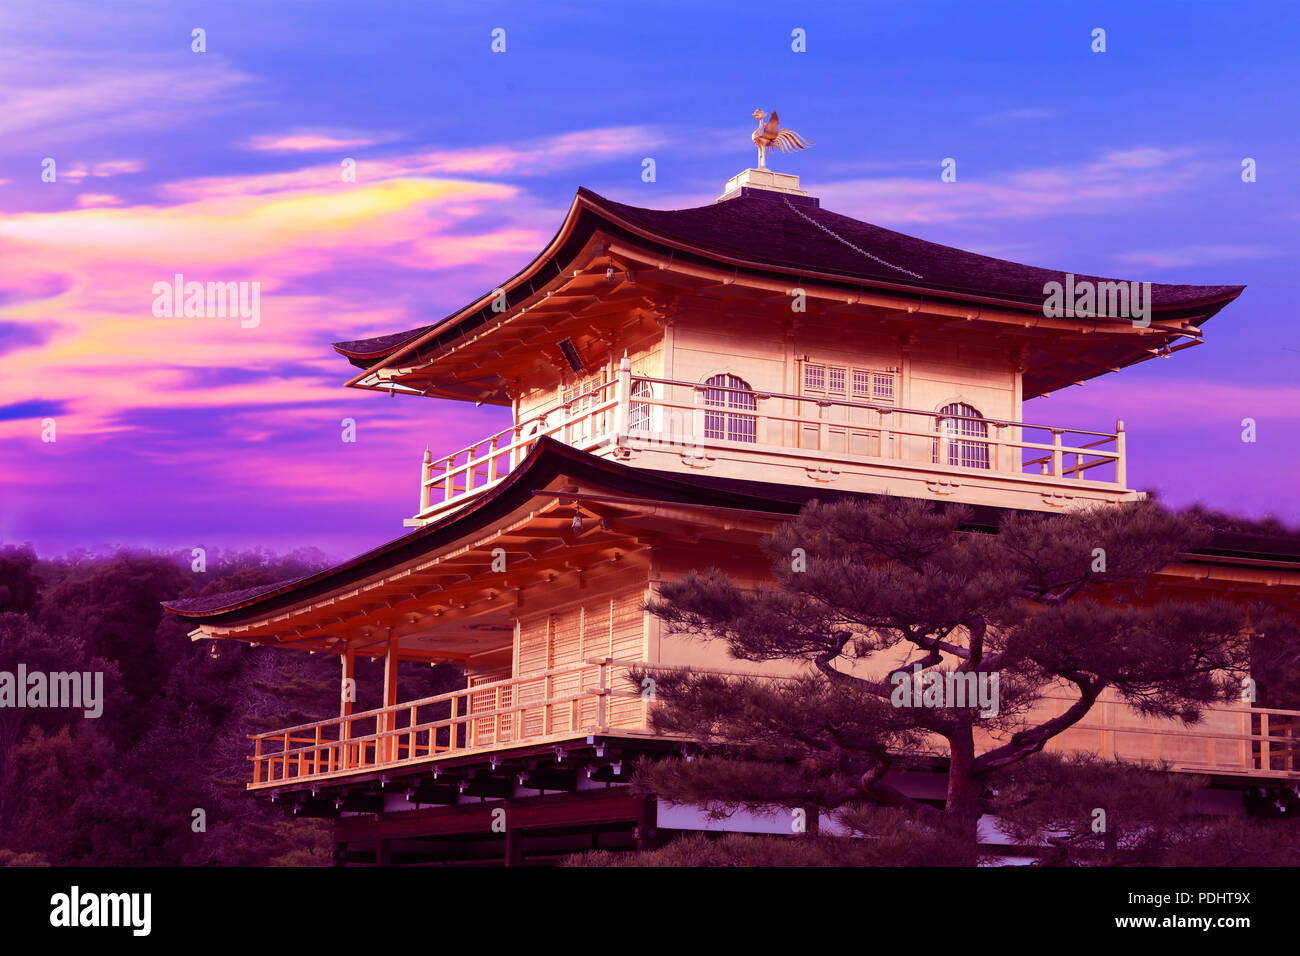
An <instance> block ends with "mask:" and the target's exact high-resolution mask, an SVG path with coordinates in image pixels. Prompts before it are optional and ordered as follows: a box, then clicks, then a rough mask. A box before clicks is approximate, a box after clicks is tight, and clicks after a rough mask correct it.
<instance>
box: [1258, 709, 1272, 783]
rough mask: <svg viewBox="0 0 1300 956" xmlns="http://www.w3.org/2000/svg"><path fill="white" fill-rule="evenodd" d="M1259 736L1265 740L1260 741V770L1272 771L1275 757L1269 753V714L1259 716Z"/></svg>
mask: <svg viewBox="0 0 1300 956" xmlns="http://www.w3.org/2000/svg"><path fill="white" fill-rule="evenodd" d="M1259 735H1260V737H1261V738H1263V739H1262V740H1260V742H1259V769H1260V770H1272V769H1273V766H1272V764H1273V755H1272V754H1271V753H1269V739H1268V736H1269V734H1268V714H1267V713H1263V714H1260V715H1259Z"/></svg>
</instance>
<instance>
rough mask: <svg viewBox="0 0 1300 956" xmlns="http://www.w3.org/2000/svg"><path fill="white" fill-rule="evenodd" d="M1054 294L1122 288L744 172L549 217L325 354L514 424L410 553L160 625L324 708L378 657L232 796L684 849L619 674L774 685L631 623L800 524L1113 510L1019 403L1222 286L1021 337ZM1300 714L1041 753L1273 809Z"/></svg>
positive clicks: (1236, 585) (445, 488)
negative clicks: (813, 513) (304, 681)
mask: <svg viewBox="0 0 1300 956" xmlns="http://www.w3.org/2000/svg"><path fill="white" fill-rule="evenodd" d="M756 135H757V134H756ZM756 142H757V139H756ZM1052 283H1058V284H1059V286H1060V287H1061V288H1062V289H1066V288H1070V289H1074V288H1083V287H1086V285H1087V284H1092V286H1093V287H1094V288H1097V289H1109V290H1111V291H1114V290H1116V289H1119V288H1120V283H1117V282H1115V281H1114V280H1108V279H1104V278H1101V277H1095V276H1076V275H1072V274H1067V273H1063V272H1056V271H1052V270H1047V269H1041V268H1035V267H1031V266H1026V265H1020V264H1018V263H1014V262H1008V261H1004V260H1000V259H995V258H990V257H987V256H982V255H976V254H973V253H969V252H963V251H961V250H959V249H953V248H949V247H946V246H942V245H937V244H935V243H932V242H927V241H925V240H922V239H917V238H913V237H910V236H906V235H902V234H900V233H897V232H892V231H890V230H888V229H884V228H881V227H879V226H875V225H871V224H870V223H866V222H862V221H859V220H857V219H853V218H850V217H848V216H845V215H841V214H838V213H834V212H831V211H829V210H826V209H823V208H822V207H821V204H820V202H819V200H818V199H817V198H816V197H813V196H810V195H808V194H807V193H806V192H805V191H803V190H802V189H800V187H799V181H798V178H797V177H795V176H790V175H785V174H780V173H775V172H773V171H771V170H769V169H767V168H765V167H762V168H759V169H749V170H746V171H745V172H742V173H741V174H739V175H738V176H736V177H735V178H733V179H732V180H731V181H730V182H729V183H727V185H726V187H725V188H724V190H723V193H722V195H721V196H720V197H719V198H718V199H717V200H716V201H715V202H713V203H711V204H709V205H705V206H700V207H698V208H692V209H680V210H654V209H645V208H640V207H636V206H630V205H625V204H623V203H618V202H613V201H611V200H609V199H606V198H604V197H602V196H599V195H596V194H595V193H593V192H590V191H589V190H586V189H579V190H578V193H577V195H576V197H575V198H574V200H573V203H572V205H571V206H570V207H569V210H568V213H567V215H566V216H565V218H564V221H563V222H562V223H561V225H560V228H559V231H558V232H557V233H556V235H555V237H554V238H553V239H552V240H551V242H550V243H549V244H548V245H547V246H546V248H545V249H543V250H542V251H541V252H540V254H539V255H538V256H537V257H536V258H535V259H534V260H533V261H532V262H531V263H529V264H528V265H527V266H526V267H525V268H524V269H523V270H521V271H520V272H519V273H517V274H516V275H514V276H513V277H511V278H509V279H507V280H505V281H504V282H502V283H501V285H500V287H499V288H497V289H494V290H492V291H490V292H489V293H487V294H486V295H484V296H483V297H482V298H480V299H478V300H477V301H474V302H471V303H470V304H468V305H467V306H465V307H464V308H463V309H461V310H459V311H457V312H455V313H454V314H452V315H450V316H447V317H446V318H444V319H443V320H441V321H439V322H436V323H434V324H431V325H427V326H424V327H421V328H417V329H413V330H410V331H406V332H399V333H395V334H392V335H384V336H380V337H377V338H371V339H364V340H360V341H352V342H341V343H337V344H336V345H335V346H334V347H335V349H336V350H337V351H338V352H339V353H340V354H341V355H342V356H343V357H345V358H346V359H348V360H349V361H350V362H351V363H352V365H353V366H355V367H356V368H357V370H358V371H357V372H356V374H355V375H354V377H353V378H352V379H351V380H350V381H349V382H348V383H347V384H348V385H349V386H351V387H353V388H362V389H372V390H379V391H383V392H390V393H396V394H405V395H410V396H415V397H425V398H435V399H441V400H445V401H461V402H473V403H475V404H488V405H500V406H503V407H507V408H509V409H510V414H511V421H510V425H509V426H508V427H506V428H504V429H502V430H501V431H499V432H497V433H496V434H493V435H489V436H487V437H485V438H484V439H483V440H482V441H479V442H476V443H475V444H473V445H471V446H469V447H467V448H461V449H458V450H455V451H452V452H450V453H449V454H442V453H441V450H440V452H439V456H438V457H435V456H434V454H433V453H432V452H431V451H426V452H425V454H424V457H423V461H422V464H421V468H420V480H419V488H418V496H417V495H416V493H415V492H416V489H414V488H413V489H412V501H413V503H414V502H418V504H417V505H416V508H415V510H414V512H413V514H412V515H411V516H410V517H409V518H408V519H406V522H405V524H406V525H407V527H408V528H409V529H410V530H409V531H408V532H407V533H405V534H404V535H403V536H401V537H398V538H396V539H395V540H393V541H391V542H389V543H387V544H385V545H382V546H380V547H378V548H375V549H373V550H371V551H369V552H367V553H365V554H362V555H359V556H358V557H355V558H353V559H351V560H349V561H347V562H345V563H343V564H340V565H339V566H337V567H334V568H331V569H329V570H326V571H322V572H319V573H316V574H311V575H308V576H306V577H302V578H299V579H296V580H292V581H286V582H282V583H279V584H275V585H271V586H267V587H260V588H254V589H251V590H247V591H240V592H233V593H227V594H219V595H214V596H211V597H204V598H198V599H193V600H188V601H177V602H174V603H172V604H170V605H169V609H170V610H171V611H172V612H174V613H175V614H177V615H179V616H181V617H182V618H184V619H186V620H188V621H189V622H191V623H192V624H193V625H194V628H195V629H194V631H193V632H192V636H193V637H194V638H195V639H212V640H233V641H242V642H247V643H251V644H261V645H266V646H272V647H280V648H287V649H294V650H300V651H303V652H307V651H312V652H316V653H324V654H335V655H338V657H339V660H340V670H341V675H342V680H343V683H344V687H345V688H347V687H348V686H349V681H350V680H351V678H352V677H353V674H354V666H355V661H356V660H357V658H358V657H371V658H382V660H383V661H384V689H383V696H382V699H380V700H368V701H359V702H355V703H354V702H353V701H352V700H351V699H350V696H349V695H348V694H347V693H346V692H345V694H344V695H342V696H343V698H344V700H343V703H342V705H341V708H340V713H339V715H338V716H336V717H331V718H329V719H327V720H322V721H318V722H315V723H311V724H306V725H301V726H296V727H288V728H284V729H281V730H278V731H275V732H272V733H266V734H261V735H258V736H257V737H255V738H254V740H253V754H252V757H251V774H250V778H251V779H250V782H249V784H248V786H249V789H250V790H251V791H252V792H253V793H254V794H256V795H259V796H263V797H269V798H272V799H274V800H275V801H277V802H279V803H281V804H282V805H284V806H285V807H286V808H287V809H288V810H289V811H290V812H293V813H297V814H303V815H312V816H328V817H332V818H334V821H335V822H334V827H335V830H334V833H335V837H334V839H335V846H336V860H337V861H338V862H340V863H354V862H380V863H389V862H391V863H401V862H420V863H430V862H434V863H436V862H456V861H476V860H477V861H484V862H505V863H507V864H520V863H534V862H541V861H545V860H548V859H553V858H555V857H556V856H558V855H562V854H564V853H571V852H576V851H580V850H585V849H590V848H632V847H640V848H645V847H649V846H653V845H655V844H656V843H657V842H662V841H663V840H664V839H667V838H668V837H670V836H671V835H672V834H674V833H677V832H683V831H692V830H702V829H707V828H710V827H711V826H714V825H715V824H712V823H710V822H708V821H706V819H705V817H704V815H703V814H702V813H701V812H700V808H696V807H682V806H671V805H667V804H662V805H661V804H659V803H658V801H656V800H655V799H654V798H652V797H651V798H642V797H636V796H633V795H632V794H631V792H630V791H629V789H628V788H627V786H626V783H627V781H628V779H629V772H630V767H631V762H632V761H633V760H634V759H636V758H638V757H640V756H643V755H659V756H665V757H675V756H676V755H678V754H680V753H681V752H682V751H683V748H684V747H689V742H688V741H682V740H673V739H666V738H664V737H662V736H656V735H655V734H654V733H653V732H652V731H651V729H650V726H649V722H648V714H649V709H650V708H652V707H653V706H654V703H653V701H652V700H651V699H649V698H647V697H646V696H644V695H642V694H641V693H639V692H638V691H637V688H636V687H635V686H634V685H632V683H631V682H630V681H629V680H628V679H627V674H628V672H629V669H630V668H631V667H632V666H633V665H637V664H641V665H647V666H650V667H677V666H683V665H690V666H694V667H699V668H716V669H718V670H723V671H730V672H737V671H745V672H760V673H767V672H771V673H780V672H781V671H780V670H779V669H777V668H776V667H775V666H774V665H773V666H768V665H764V666H763V667H760V666H759V665H753V664H749V663H745V662H738V661H735V660H733V659H731V658H730V657H728V656H727V653H726V650H725V648H724V647H723V646H722V644H721V643H718V642H707V643H706V642H700V641H693V640H689V639H687V638H684V637H680V636H675V635H672V634H670V633H667V632H666V631H665V630H664V629H663V628H662V627H661V625H660V622H659V621H658V620H657V619H656V618H654V617H653V616H652V615H650V614H649V613H647V612H646V611H645V610H644V609H643V608H644V605H645V602H646V600H647V599H648V598H650V597H651V596H653V595H654V594H655V592H656V589H657V588H658V587H659V585H660V584H661V583H662V582H664V581H669V580H674V579H677V578H680V577H681V576H682V575H684V574H686V573H687V572H689V571H691V570H693V569H699V570H703V569H705V568H708V567H718V568H721V569H722V570H724V571H726V572H727V573H728V574H729V575H731V576H732V577H733V578H734V579H738V580H741V581H748V582H751V583H755V584H757V583H760V582H762V581H763V580H764V578H765V576H766V575H767V573H768V572H767V562H766V560H765V559H764V557H763V556H762V553H761V551H760V548H759V544H760V542H761V541H762V540H763V539H764V538H765V537H766V536H768V535H769V534H770V533H771V532H772V531H773V530H774V529H775V528H777V527H778V526H779V525H780V524H781V523H782V522H785V521H788V520H789V519H790V518H791V517H792V516H793V515H794V514H796V513H797V512H798V510H799V509H800V507H801V506H803V505H804V504H806V503H808V502H810V501H812V500H815V499H816V500H821V501H833V500H842V499H845V498H855V497H861V496H873V495H886V494H888V495H902V496H909V497H913V498H919V499H925V500H933V501H949V502H961V503H964V504H967V505H970V506H972V509H973V515H974V519H973V521H974V526H975V527H977V528H987V529H993V528H995V527H996V525H997V521H998V517H999V515H1001V514H1002V513H1004V512H1006V511H1007V510H1013V509H1017V510H1029V511H1038V512H1056V511H1064V510H1067V509H1072V508H1078V507H1084V506H1091V505H1097V504H1102V505H1105V504H1109V503H1117V502H1125V501H1132V500H1135V499H1137V498H1139V497H1140V493H1138V492H1135V491H1133V490H1131V489H1130V487H1129V476H1128V472H1127V467H1126V445H1125V443H1126V435H1125V431H1124V424H1123V422H1120V421H1117V422H1113V423H1105V424H1103V423H1098V422H1086V423H1080V424H1079V425H1077V426H1076V425H1063V424H1045V423H1040V422H1026V421H1025V420H1024V415H1023V412H1022V409H1023V404H1024V402H1025V401H1026V400H1027V399H1030V398H1033V397H1035V396H1040V395H1046V394H1049V393H1051V392H1055V391H1057V390H1059V389H1063V388H1065V387H1067V386H1073V385H1079V384H1082V383H1084V382H1086V381H1089V380H1090V379H1093V378H1096V377H1098V376H1101V375H1104V374H1108V373H1111V372H1117V371H1119V370H1121V369H1123V368H1125V367H1127V366H1130V365H1133V364H1136V363H1138V362H1143V361H1146V360H1148V359H1151V358H1153V357H1156V356H1159V355H1170V354H1173V353H1175V352H1178V351H1181V350H1183V349H1186V348H1191V347H1193V346H1196V345H1199V344H1200V343H1201V341H1202V328H1203V326H1204V324H1205V322H1206V321H1207V320H1208V319H1210V318H1212V317H1213V316H1214V315H1216V314H1217V313H1218V312H1219V310H1221V309H1223V308H1224V307H1225V306H1226V305H1228V304H1229V303H1230V302H1232V301H1233V300H1234V299H1235V298H1236V297H1237V296H1238V295H1239V294H1240V293H1241V291H1242V287H1240V286H1187V285H1162V284H1150V285H1146V286H1144V287H1142V288H1141V289H1139V287H1136V286H1130V285H1129V284H1127V283H1124V284H1123V286H1124V288H1126V289H1130V290H1133V291H1134V293H1135V295H1134V298H1135V299H1136V297H1137V294H1138V293H1139V291H1140V292H1141V295H1142V296H1143V298H1144V300H1145V301H1143V303H1142V309H1143V310H1144V311H1143V314H1142V315H1141V316H1140V317H1139V318H1135V317H1134V316H1133V315H1126V314H1115V313H1116V311H1117V310H1113V309H1112V310H1106V309H1100V308H1096V309H1093V310H1091V311H1089V310H1087V309H1084V310H1082V311H1080V310H1078V309H1072V308H1071V309H1066V310H1057V313H1056V314H1048V313H1052V310H1051V309H1045V307H1044V304H1045V289H1046V288H1048V287H1049V286H1050V285H1051V284H1052ZM1071 301H1073V300H1071ZM1061 312H1063V313H1064V314H1060V313H1061ZM412 465H413V466H414V461H412ZM413 471H414V467H413ZM1154 586H1155V587H1156V588H1157V589H1158V592H1159V593H1164V594H1168V595H1170V596H1177V597H1187V596H1188V595H1194V594H1200V595H1205V594H1207V593H1216V594H1227V593H1231V594H1232V595H1233V596H1234V597H1236V598H1240V599H1241V600H1243V601H1245V600H1250V599H1253V598H1255V597H1263V596H1267V597H1268V598H1270V599H1272V600H1274V601H1279V600H1280V601H1282V602H1283V603H1289V604H1290V606H1293V607H1294V606H1295V604H1294V602H1295V601H1296V599H1297V594H1298V593H1300V548H1298V547H1297V545H1296V544H1295V543H1294V542H1291V541H1284V540H1280V539H1275V538H1270V537H1264V536H1257V535H1245V534H1219V535H1218V536H1217V537H1216V538H1215V540H1214V541H1213V543H1212V545H1211V546H1207V547H1206V548H1205V549H1203V550H1202V551H1198V552H1196V553H1192V554H1187V555H1184V556H1183V558H1182V559H1181V560H1180V561H1179V562H1178V563H1176V564H1174V565H1171V566H1169V567H1167V568H1165V569H1164V570H1163V571H1162V572H1160V573H1159V574H1158V575H1156V578H1155V581H1154ZM438 662H453V663H455V664H457V665H459V666H460V667H461V668H463V671H464V674H465V686H464V688H463V689H461V690H457V691H455V692H453V693H450V694H444V695H441V696H438V697H433V698H428V699H423V700H415V701H400V700H398V699H397V690H396V689H397V672H398V666H399V664H408V665H409V663H426V664H427V663H438ZM353 686H354V685H353ZM1043 705H1044V706H1048V707H1058V708H1060V707H1064V706H1068V701H1066V700H1064V699H1062V700H1061V701H1052V700H1047V701H1045V702H1044V704H1043ZM1058 712H1059V711H1058ZM1297 717H1300V715H1298V714H1294V713H1290V712H1284V711H1277V710H1268V709H1266V708H1261V707H1254V706H1252V705H1250V704H1242V705H1240V706H1238V707H1220V708H1215V709H1212V710H1211V711H1210V713H1209V716H1208V717H1207V719H1206V721H1204V722H1203V723H1202V724H1199V725H1197V726H1196V727H1194V728H1190V729H1189V728H1186V727H1183V726H1182V725H1179V724H1173V723H1164V722H1158V721H1152V720H1149V719H1146V718H1141V717H1139V716H1138V715H1136V714H1134V713H1132V712H1130V711H1128V710H1127V709H1126V708H1124V707H1122V706H1121V705H1119V704H1118V703H1115V702H1112V701H1110V700H1109V698H1106V697H1103V702H1102V703H1100V704H1099V705H1098V706H1096V707H1095V708H1094V710H1093V712H1092V713H1090V714H1089V716H1088V717H1087V718H1085V721H1084V722H1083V723H1082V724H1079V725H1076V726H1075V727H1073V728H1072V729H1070V730H1069V731H1067V732H1066V733H1064V734H1062V735H1061V736H1059V737H1057V738H1055V739H1054V740H1053V742H1052V744H1051V747H1050V748H1049V749H1056V750H1061V749H1064V750H1091V751H1095V752H1098V753H1102V754H1105V755H1108V756H1115V757H1120V758H1125V759H1131V760H1146V761H1165V762H1167V764H1168V766H1169V767H1170V768H1171V769H1172V770H1174V771H1194V772H1198V773H1208V774H1211V775H1212V776H1213V777H1214V778H1215V779H1216V780H1219V781H1232V782H1234V783H1233V784H1232V785H1234V786H1239V787H1245V786H1248V785H1249V786H1259V785H1274V786H1275V785H1277V784H1279V783H1285V782H1287V781H1294V780H1296V779H1300V766H1298V765H1297V764H1296V762H1295V760H1294V757H1293V753H1294V751H1293V750H1292V738H1291V736H1290V735H1291V733H1292V732H1293V731H1292V728H1293V727H1294V726H1295V725H1296V722H1297ZM502 809H505V810H506V811H507V812H506V813H504V814H501V813H500V810H502ZM731 826H732V827H733V828H738V829H746V828H748V829H751V830H752V831H755V832H759V831H762V830H763V829H764V825H763V823H762V821H761V820H757V819H756V820H753V821H749V822H748V823H746V822H745V821H744V820H741V821H740V822H733V823H732V824H731ZM773 832H775V831H773ZM786 832H788V827H787V831H786Z"/></svg>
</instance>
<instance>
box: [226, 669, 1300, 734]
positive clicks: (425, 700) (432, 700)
mask: <svg viewBox="0 0 1300 956" xmlns="http://www.w3.org/2000/svg"><path fill="white" fill-rule="evenodd" d="M595 666H608V667H638V668H642V669H645V670H650V671H680V670H689V671H692V672H694V673H700V674H716V675H719V676H724V677H743V678H753V679H760V680H798V679H799V675H794V674H755V673H750V672H748V671H739V670H733V669H728V668H721V667H697V666H693V665H680V664H656V663H654V662H651V661H642V660H632V659H623V658H612V657H595V658H587V659H584V660H582V661H575V662H573V663H570V664H561V665H560V666H558V667H551V668H548V669H546V670H544V671H535V672H533V673H530V674H522V675H518V676H512V677H508V678H505V679H504V680H499V681H492V682H490V683H486V684H476V685H474V686H473V687H462V688H460V689H458V690H453V691H448V692H446V693H443V694H435V695H433V696H431V697H421V698H418V699H416V700H408V701H401V702H400V703H397V704H392V705H389V706H385V707H376V708H373V709H371V710H367V711H360V712H358V713H354V714H348V715H346V716H340V717H328V718H325V719H323V720H318V721H312V722H310V723H306V724H298V725H296V726H293V727H284V728H281V729H279V730H274V731H267V732H265V733H260V734H248V739H249V740H256V739H259V738H261V739H263V740H268V739H269V740H275V739H277V738H283V737H284V736H285V735H286V734H293V733H296V732H298V731H301V730H308V729H315V728H316V727H325V726H330V725H333V724H340V723H344V722H346V721H351V720H365V719H367V718H370V717H376V716H378V715H380V714H384V713H395V712H397V711H401V710H408V709H410V708H413V707H425V706H428V705H430V704H436V703H440V702H443V701H449V700H451V699H452V698H455V697H463V696H465V695H467V694H477V693H486V692H489V691H495V690H496V689H497V688H501V687H507V686H511V685H515V684H521V683H527V682H529V681H534V680H539V679H543V678H547V677H554V676H557V675H562V674H570V673H575V672H581V671H584V670H589V669H591V668H592V667H595ZM596 690H598V688H589V689H588V691H589V693H588V694H586V695H585V696H594V693H591V692H594V691H596ZM1038 699H1040V700H1067V701H1072V700H1076V699H1077V698H1076V697H1072V696H1071V695H1069V694H1063V693H1043V694H1039V695H1038ZM545 702H546V703H554V702H555V701H553V700H551V699H550V698H548V699H547V701H545ZM1098 703H1099V704H1100V703H1116V704H1121V705H1122V704H1123V701H1122V700H1109V701H1100V700H1099V701H1098ZM517 709H518V707H517V706H512V707H510V708H506V709H505V710H506V711H513V710H517ZM1205 709H1206V710H1207V711H1210V712H1214V713H1220V714H1251V715H1253V714H1268V715H1270V716H1272V715H1277V716H1282V717H1300V710H1286V709H1282V708H1276V707H1254V706H1250V705H1245V704H1244V703H1243V704H1242V705H1241V706H1231V705H1229V704H1227V703H1224V704H1209V705H1206V708H1205ZM493 713H496V712H495V711H492V712H488V711H484V712H475V713H474V714H472V715H471V714H460V715H458V716H457V717H456V718H454V719H455V720H463V719H469V718H470V717H474V718H477V717H480V716H490V715H491V714H493ZM452 719H453V718H447V720H452ZM1152 719H1158V718H1152ZM423 726H424V725H421V727H420V728H411V727H402V728H399V729H397V730H388V731H381V732H376V734H371V735H367V736H366V737H349V738H347V739H348V740H349V741H357V740H364V739H368V738H369V737H371V736H384V735H387V734H391V733H409V732H410V731H411V730H412V729H422V728H423ZM438 726H445V724H444V723H442V722H438ZM1192 733H1193V735H1194V736H1197V734H1196V733H1195V732H1194V731H1193V732H1192ZM1201 736H1203V735H1201ZM337 742H338V741H337V740H335V741H332V743H337ZM323 743H325V742H324V741H322V744H323Z"/></svg>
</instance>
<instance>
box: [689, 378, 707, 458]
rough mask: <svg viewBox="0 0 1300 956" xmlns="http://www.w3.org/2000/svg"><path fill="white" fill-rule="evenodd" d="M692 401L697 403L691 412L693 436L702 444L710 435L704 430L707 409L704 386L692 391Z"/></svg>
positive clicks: (695, 440)
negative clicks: (705, 408) (705, 407)
mask: <svg viewBox="0 0 1300 956" xmlns="http://www.w3.org/2000/svg"><path fill="white" fill-rule="evenodd" d="M692 402H693V403H694V405H695V410H694V411H693V412H691V438H692V439H693V440H694V443H695V444H696V445H702V444H704V441H705V439H706V438H707V437H708V436H707V435H706V434H705V432H704V416H705V411H704V390H703V389H702V388H696V389H695V390H694V392H692Z"/></svg>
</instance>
